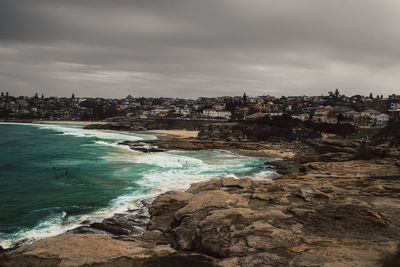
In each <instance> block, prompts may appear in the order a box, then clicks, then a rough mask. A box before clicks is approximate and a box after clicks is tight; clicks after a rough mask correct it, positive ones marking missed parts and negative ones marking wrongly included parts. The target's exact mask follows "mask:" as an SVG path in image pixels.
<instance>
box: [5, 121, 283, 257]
mask: <svg viewBox="0 0 400 267" xmlns="http://www.w3.org/2000/svg"><path fill="white" fill-rule="evenodd" d="M63 122H68V121H34V122H32V124H64V123H63ZM15 123H18V122H15ZM86 123H89V124H91V123H93V124H98V123H97V122H82V121H78V122H72V123H66V124H67V125H88V124H86ZM99 130H100V131H102V129H99ZM106 131H107V130H106ZM122 132H124V131H122ZM126 132H128V133H129V132H130V131H126ZM138 133H141V134H156V136H157V138H158V139H157V140H158V141H160V140H163V141H168V140H177V139H179V140H182V139H190V138H192V137H193V136H194V135H195V134H196V135H197V131H187V130H155V131H139V132H138ZM188 136H189V137H188ZM149 141H150V142H151V141H152V140H149ZM144 142H146V140H144ZM121 146H122V145H121ZM183 150H184V149H183ZM224 150H226V151H231V152H233V153H235V154H238V155H242V156H249V157H255V158H257V157H260V158H261V157H263V158H265V154H262V155H251V154H250V153H248V154H247V153H243V152H242V153H240V152H239V151H233V150H229V149H224ZM155 153H157V152H155ZM275 160H277V159H276V158H275V159H274V160H271V161H269V162H268V165H270V166H271V168H266V169H269V170H271V177H269V178H268V179H267V180H272V179H275V178H276V174H277V172H276V170H275V169H274V168H273V167H274V166H275V164H273V161H275ZM278 160H279V159H278ZM221 178H223V177H222V176H219V175H216V176H213V177H210V178H207V180H204V181H203V182H209V181H211V180H213V179H221ZM235 179H240V178H235ZM199 182H202V181H201V179H200V180H199V181H195V180H194V181H191V182H189V183H185V186H184V187H185V188H186V189H175V190H178V191H179V192H184V191H186V190H187V189H188V188H190V187H191V186H192V185H193V184H196V183H199ZM171 190H172V189H171V188H170V189H166V190H161V191H159V192H157V193H152V194H150V195H146V196H142V197H139V198H138V199H136V200H134V201H133V202H132V203H131V205H132V206H135V207H136V208H134V211H136V210H138V211H141V212H142V213H143V211H145V212H147V211H148V210H149V209H150V208H151V206H152V202H153V200H154V199H156V198H158V197H160V196H161V195H163V194H165V193H166V192H168V191H171ZM150 200H151V201H150ZM144 203H145V204H144ZM103 213H108V214H109V215H108V216H106V217H103V216H102V215H101V214H103ZM120 214H127V215H129V216H133V217H135V216H136V215H133V214H132V211H131V208H129V207H128V208H126V210H123V211H122V210H118V211H112V212H110V211H109V210H104V211H102V212H100V213H99V214H96V212H95V214H82V216H83V217H85V218H86V219H84V220H83V221H82V220H81V219H79V220H78V221H76V222H72V223H71V225H70V226H68V225H64V226H63V228H64V230H63V231H62V232H61V233H60V232H57V233H55V234H54V235H49V236H47V237H44V238H39V239H36V240H32V241H28V242H23V241H22V243H21V242H17V243H16V244H15V245H13V246H10V247H7V248H6V249H5V250H6V251H13V250H15V249H17V248H18V247H21V246H25V245H29V244H32V243H35V242H37V241H40V240H45V239H48V238H52V237H55V236H60V235H65V234H70V233H71V234H81V232H80V228H81V227H83V228H84V230H83V231H82V232H84V233H86V232H87V231H88V228H89V227H90V226H89V225H85V224H82V223H83V222H84V221H87V220H90V217H99V216H100V217H101V219H100V220H93V221H91V223H99V224H100V223H102V221H103V220H111V219H113V218H114V217H115V216H117V215H120ZM92 230H95V231H96V228H92ZM97 230H100V229H97ZM142 230H143V231H146V229H145V228H143V229H142ZM90 231H91V230H89V232H90ZM138 231H140V230H139V229H138ZM99 232H101V230H100V231H99ZM92 233H96V232H92ZM108 233H110V232H108ZM140 234H141V233H138V235H140ZM134 236H137V235H134ZM0 248H1V246H0ZM0 252H1V249H0Z"/></svg>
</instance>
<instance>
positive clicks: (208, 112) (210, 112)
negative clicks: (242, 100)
mask: <svg viewBox="0 0 400 267" xmlns="http://www.w3.org/2000/svg"><path fill="white" fill-rule="evenodd" d="M203 116H205V117H209V118H225V119H230V118H231V116H232V113H231V112H230V111H226V110H214V109H205V110H203Z"/></svg>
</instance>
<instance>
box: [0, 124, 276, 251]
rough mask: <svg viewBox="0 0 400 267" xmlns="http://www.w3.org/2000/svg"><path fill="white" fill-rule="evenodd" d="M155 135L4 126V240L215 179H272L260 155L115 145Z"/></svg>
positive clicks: (0, 138) (6, 243) (0, 130)
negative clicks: (159, 150) (140, 149)
mask: <svg viewBox="0 0 400 267" xmlns="http://www.w3.org/2000/svg"><path fill="white" fill-rule="evenodd" d="M155 138H156V136H153V135H150V134H147V135H146V134H133V133H122V132H107V131H97V130H84V129H83V128H82V127H81V126H70V125H39V124H36V125H34V124H7V123H2V124H0V245H1V246H3V247H10V246H12V245H14V244H15V243H17V242H30V241H33V240H36V239H40V238H44V237H48V236H51V235H55V234H59V233H62V232H65V231H66V230H68V229H71V228H73V227H76V225H77V224H78V223H80V222H81V221H83V220H86V219H90V220H101V219H103V218H105V217H107V216H110V215H111V214H113V213H115V212H121V211H125V210H126V209H128V208H132V207H135V205H137V200H140V199H143V198H147V197H152V196H156V195H157V194H160V193H162V192H165V191H167V190H184V189H186V188H187V187H188V186H189V185H190V184H191V183H193V182H197V181H202V180H208V179H210V178H213V177H217V176H233V177H238V176H250V177H254V178H268V177H272V176H273V175H274V174H273V173H271V172H270V171H267V170H264V169H262V168H258V167H257V165H259V164H260V163H263V162H265V160H263V159H260V158H251V157H243V156H239V155H235V154H233V153H230V152H227V151H221V150H208V151H197V152H188V151H168V152H162V153H142V152H138V151H132V150H130V149H129V148H127V147H125V146H120V145H117V143H118V142H120V141H124V140H132V141H133V140H151V139H155Z"/></svg>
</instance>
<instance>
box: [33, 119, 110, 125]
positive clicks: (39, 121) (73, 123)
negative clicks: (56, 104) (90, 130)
mask: <svg viewBox="0 0 400 267" xmlns="http://www.w3.org/2000/svg"><path fill="white" fill-rule="evenodd" d="M31 123H33V124H64V125H82V126H86V125H93V124H107V122H105V121H41V120H33V121H32V122H31Z"/></svg>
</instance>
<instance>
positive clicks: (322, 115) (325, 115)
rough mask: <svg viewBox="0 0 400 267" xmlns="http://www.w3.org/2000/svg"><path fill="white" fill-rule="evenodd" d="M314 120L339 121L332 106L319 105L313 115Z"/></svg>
mask: <svg viewBox="0 0 400 267" xmlns="http://www.w3.org/2000/svg"><path fill="white" fill-rule="evenodd" d="M312 120H313V122H320V123H321V122H324V123H337V118H336V116H334V114H333V112H332V107H331V106H319V107H318V108H317V109H316V110H315V112H314V115H313V118H312Z"/></svg>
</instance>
